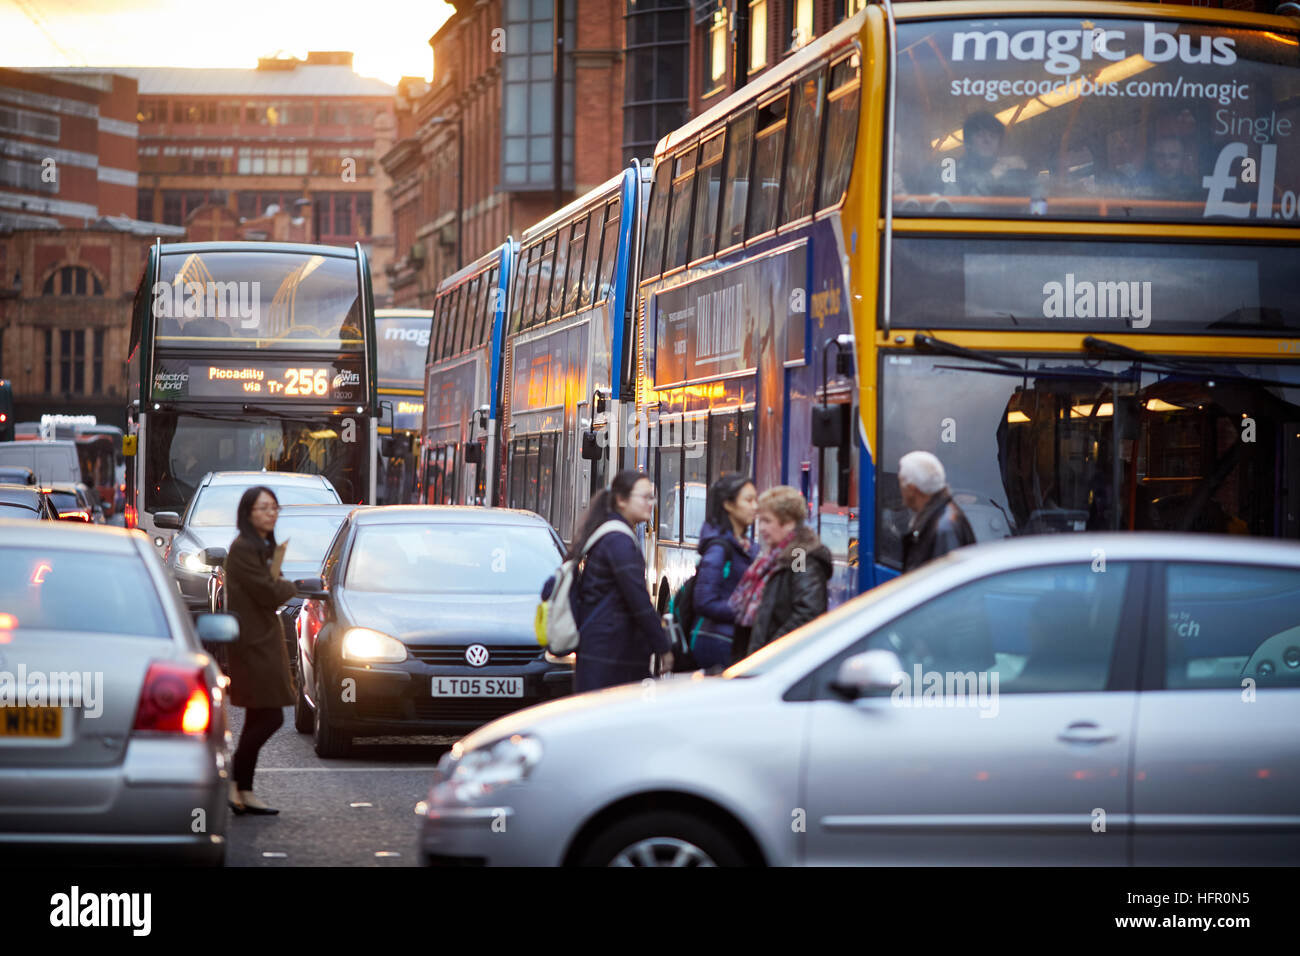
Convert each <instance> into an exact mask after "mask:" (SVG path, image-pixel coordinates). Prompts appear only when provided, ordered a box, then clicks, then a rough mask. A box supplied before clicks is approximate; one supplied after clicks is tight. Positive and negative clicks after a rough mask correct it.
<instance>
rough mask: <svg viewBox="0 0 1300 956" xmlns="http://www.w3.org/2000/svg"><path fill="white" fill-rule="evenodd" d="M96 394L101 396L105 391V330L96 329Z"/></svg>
mask: <svg viewBox="0 0 1300 956" xmlns="http://www.w3.org/2000/svg"><path fill="white" fill-rule="evenodd" d="M94 359H95V361H94V384H95V387H94V393H95V394H96V395H100V394H102V393H103V391H104V330H103V329H95V353H94Z"/></svg>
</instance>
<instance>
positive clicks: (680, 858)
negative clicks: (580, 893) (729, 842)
mask: <svg viewBox="0 0 1300 956" xmlns="http://www.w3.org/2000/svg"><path fill="white" fill-rule="evenodd" d="M609 865H610V866H717V864H716V863H714V862H713V860H712V858H711V857H710V856H709V855H708V854H707V853H705V852H704V851H703V850H701V849H700V848H699V847H698V846H696V845H695V844H694V843H688V842H687V841H685V840H678V839H677V838H675V837H650V838H649V839H648V840H638V841H637V842H636V843H633V844H632V845H631V846H629V847H625V848H624V849H623V850H621V851H619V853H618V855H617V856H615V857H614V859H612V860H610V862H609Z"/></svg>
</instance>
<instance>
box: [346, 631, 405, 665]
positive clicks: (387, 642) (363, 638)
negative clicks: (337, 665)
mask: <svg viewBox="0 0 1300 956" xmlns="http://www.w3.org/2000/svg"><path fill="white" fill-rule="evenodd" d="M343 659H344V660H345V661H366V662H367V663H379V664H396V663H398V662H400V661H404V660H406V645H405V644H403V643H402V642H401V641H399V640H395V639H394V638H391V637H389V636H388V635H387V634H381V633H379V632H378V631H375V630H372V629H371V628H368V627H350V628H348V631H347V633H346V634H344V635H343Z"/></svg>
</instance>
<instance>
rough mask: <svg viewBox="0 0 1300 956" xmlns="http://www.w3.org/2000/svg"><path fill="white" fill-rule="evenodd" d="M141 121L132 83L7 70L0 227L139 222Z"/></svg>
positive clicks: (98, 74) (1, 122) (0, 81)
mask: <svg viewBox="0 0 1300 956" xmlns="http://www.w3.org/2000/svg"><path fill="white" fill-rule="evenodd" d="M135 116H136V84H135V80H134V79H132V78H131V77H128V76H122V75H118V74H116V72H108V71H95V70H84V71H80V72H78V74H77V75H75V76H66V77H52V76H47V75H43V74H41V73H39V72H36V71H31V70H9V69H3V68H0V227H4V226H8V227H11V228H57V227H59V226H84V225H85V224H86V223H88V222H93V221H94V220H96V219H98V218H99V217H100V216H134V215H135V213H136V202H135V190H136V179H137V159H136V118H135ZM5 284H6V283H0V285H5Z"/></svg>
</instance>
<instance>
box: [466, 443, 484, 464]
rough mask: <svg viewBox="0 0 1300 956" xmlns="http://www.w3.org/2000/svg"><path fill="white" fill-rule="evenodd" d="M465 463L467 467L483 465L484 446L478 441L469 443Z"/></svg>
mask: <svg viewBox="0 0 1300 956" xmlns="http://www.w3.org/2000/svg"><path fill="white" fill-rule="evenodd" d="M465 463H466V464H467V465H479V464H482V463H483V446H482V445H480V444H479V443H478V442H476V441H472V442H468V443H466V445H465Z"/></svg>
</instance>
